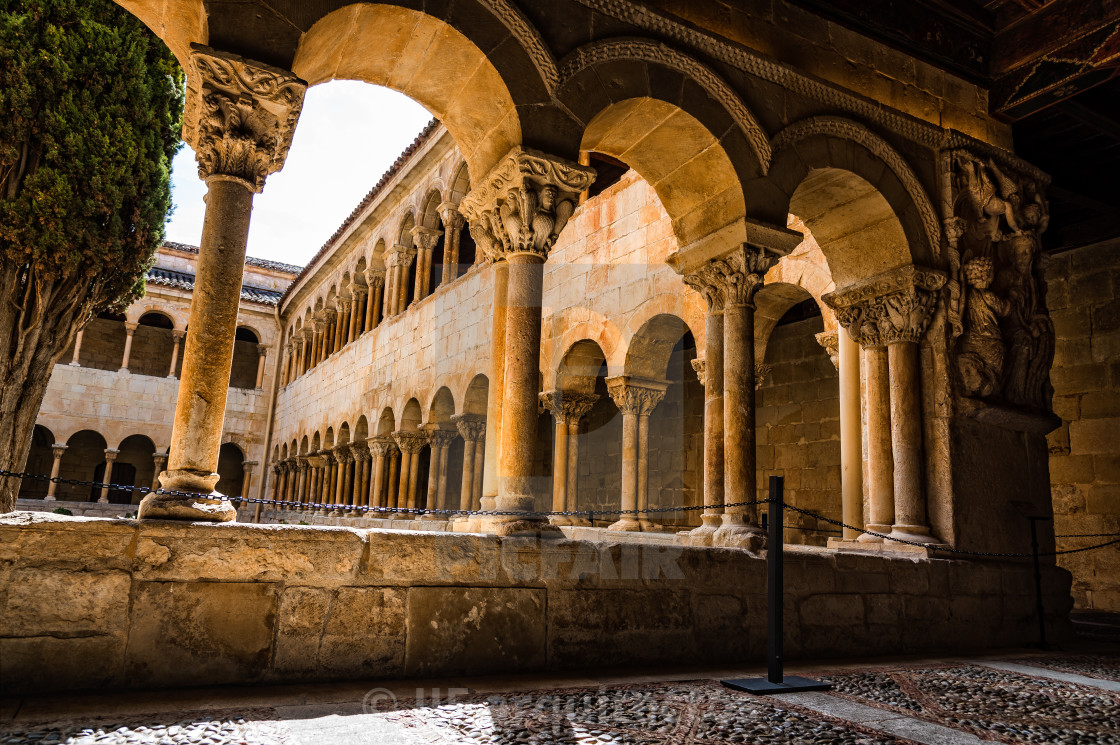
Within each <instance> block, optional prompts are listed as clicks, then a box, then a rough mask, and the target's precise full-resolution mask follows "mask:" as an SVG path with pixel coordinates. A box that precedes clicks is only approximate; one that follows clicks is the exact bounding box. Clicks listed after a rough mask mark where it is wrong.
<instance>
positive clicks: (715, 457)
mask: <svg viewBox="0 0 1120 745" xmlns="http://www.w3.org/2000/svg"><path fill="white" fill-rule="evenodd" d="M720 277H721V275H719V274H713V272H712V271H711V270H710V268H708V267H704V268H702V269H701V270H700V271H698V272H695V273H693V274H688V275H686V276H685V278H684V281H685V284H687V285H688V286H689V287H691V288H692V289H694V290H696V291H697V292H699V293H700V295H701V296H702V297H703V298H704V302H705V304H706V305H707V310H708V312H707V314H706V315H705V318H704V357H703V358H702V359H696V360H693V362H692V368H693V369H694V370H695V371H696V375H697V377H698V378H699V380H700V384H701V385H702V386H704V514H703V515H701V516H700V520H701V525H700V527H698V528H695V529H693V530H692V531H690V533H689V542H690V543H691V544H693V545H696V546H710V545H712V536H714V535H715V532H716V531H717V530H718V529H719V526H720V525H722V524H723V469H724V463H723V305H724V296H723V284H722V282H720V281H719V279H720Z"/></svg>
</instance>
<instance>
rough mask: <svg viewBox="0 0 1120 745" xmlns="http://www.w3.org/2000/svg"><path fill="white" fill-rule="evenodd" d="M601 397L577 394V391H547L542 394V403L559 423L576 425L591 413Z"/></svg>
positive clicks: (592, 394)
mask: <svg viewBox="0 0 1120 745" xmlns="http://www.w3.org/2000/svg"><path fill="white" fill-rule="evenodd" d="M598 400H599V397H598V396H597V395H595V394H594V393H576V392H575V391H563V390H555V391H545V392H544V393H542V394H540V402H541V403H542V404H543V405H544V407H545V409H547V410H548V411H551V412H552V415H553V416H554V417H556V419H557V421H559V422H561V423H562V424H569V425H570V424H576V423H577V422H579V420H580V419H582V418H583V417H585V416H587V415H588V413H590V411H591V408H592V407H593V406H595V402H596V401H598Z"/></svg>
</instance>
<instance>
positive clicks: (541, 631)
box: [405, 587, 547, 675]
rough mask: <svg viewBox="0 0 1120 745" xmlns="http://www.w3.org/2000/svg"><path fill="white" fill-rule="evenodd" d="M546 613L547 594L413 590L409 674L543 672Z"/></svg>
mask: <svg viewBox="0 0 1120 745" xmlns="http://www.w3.org/2000/svg"><path fill="white" fill-rule="evenodd" d="M545 608H546V603H545V591H544V590H537V589H522V588H478V587H470V588H458V587H413V588H410V589H409V590H408V644H407V650H406V656H405V672H406V674H409V675H435V674H441V675H452V674H460V673H467V672H470V673H472V674H485V673H487V672H492V671H497V670H502V671H511V672H512V671H518V670H535V669H539V668H541V667H543V666H544V664H545V662H546V659H547V657H546V649H545V634H546V628H547V620H546V617H545Z"/></svg>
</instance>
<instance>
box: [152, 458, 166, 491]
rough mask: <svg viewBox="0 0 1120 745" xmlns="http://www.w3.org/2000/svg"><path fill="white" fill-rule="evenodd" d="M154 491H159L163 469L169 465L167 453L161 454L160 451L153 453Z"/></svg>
mask: <svg viewBox="0 0 1120 745" xmlns="http://www.w3.org/2000/svg"><path fill="white" fill-rule="evenodd" d="M152 465H153V466H154V468H153V469H152V471H153V475H152V491H155V490H156V489H159V475H160V474H161V473H163V467H164V466H165V465H167V453H161V452H159V451H158V450H157V451H156V452H154V453H152Z"/></svg>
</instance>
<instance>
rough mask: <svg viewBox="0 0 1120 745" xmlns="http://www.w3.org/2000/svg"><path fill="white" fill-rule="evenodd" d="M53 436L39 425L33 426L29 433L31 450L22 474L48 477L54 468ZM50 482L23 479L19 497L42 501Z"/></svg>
mask: <svg viewBox="0 0 1120 745" xmlns="http://www.w3.org/2000/svg"><path fill="white" fill-rule="evenodd" d="M51 445H54V435H53V434H52V433H51V431H50V430H49V429H47V428H46V427H44V426H43V425H41V424H36V425H35V430H34V431H33V432H32V433H31V450H29V451H28V453H27V463H26V464H25V465H24V467H23V472H24V473H30V474H34V475H36V476H50V474H51V468H52V467H53V466H54V451H53V450H51ZM49 488H50V482H49V481H47V480H46V479H24V480H23V481H22V482H21V483H20V487H19V496H20V497H22V498H24V499H42V498H43V497H45V496H47V490H48V489H49Z"/></svg>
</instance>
